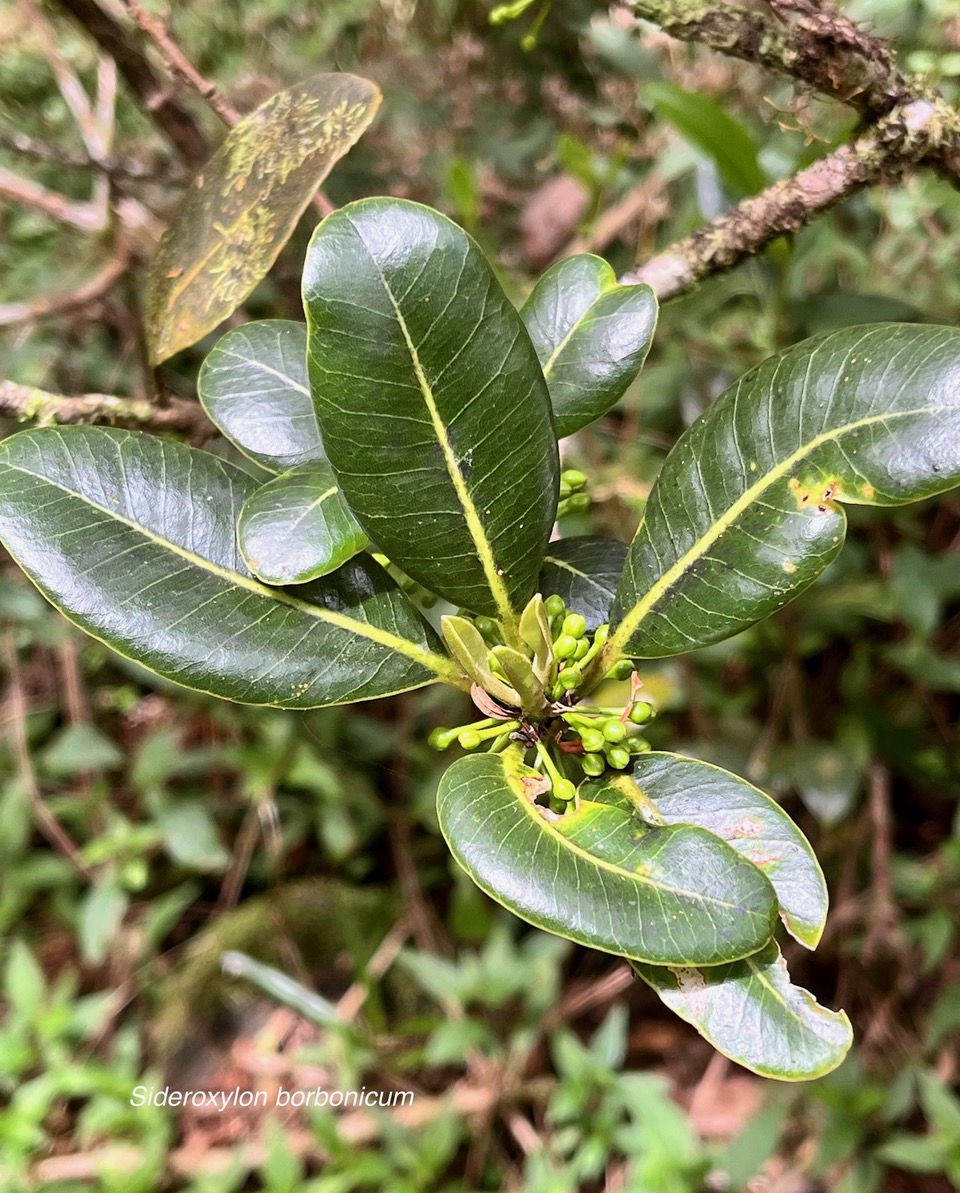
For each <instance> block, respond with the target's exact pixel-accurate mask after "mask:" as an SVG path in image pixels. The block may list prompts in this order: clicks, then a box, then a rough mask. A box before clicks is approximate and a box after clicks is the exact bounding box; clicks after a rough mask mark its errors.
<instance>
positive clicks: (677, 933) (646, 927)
mask: <svg viewBox="0 0 960 1193" xmlns="http://www.w3.org/2000/svg"><path fill="white" fill-rule="evenodd" d="M524 777H525V776H524V773H523V768H522V766H521V755H520V753H519V751H517V750H516V748H512V749H511V750H508V751H505V752H504V753H502V754H481V755H471V756H468V757H466V758H461V759H459V760H458V761H456V762H455V763H454V764H453V765H452V766H451V767H450V769H449V770H448V771H447V772H446V774H445V775H444V776H443V778H442V779H441V782H440V788H439V790H438V793H437V812H438V816H439V819H440V828H441V831H442V832H443V835H444V837H445V839H446V841H447V844H448V845H449V846H450V849H451V852H452V853H453V855H454V857H455V858H456V860H457V861H458V862H459V863H460V865H461V866H462V867H463V868H464V869H465V870H466V871H467V873H468V874H469V875H470V876H471V878H473V880H474V882H476V883H477V885H478V886H479V887H480V888H481V889H482V890H484V891H486V893H487V894H489V895H491V897H492V898H494V899H497V900H498V901H499V902H501V903H503V904H504V906H506V907H508V908H510V910H511V911H513V912H514V913H515V914H517V915H519V916H521V918H523V919H525V920H527V921H528V922H529V923H533V924H536V925H537V926H538V927H541V928H545V929H546V930H547V931H551V932H555V933H557V934H558V935H561V936H565V937H567V938H568V939H570V940H576V941H578V942H580V943H582V944H586V945H590V946H591V947H593V948H599V949H603V950H605V951H607V952H611V953H615V954H618V955H620V956H633V957H637V956H639V957H643V958H644V959H645V960H648V961H654V960H655V959H657V958H659V963H660V964H664V963H665V961H664V959H665V958H666V957H669V956H672V957H679V956H683V957H689V956H691V955H697V956H699V957H700V958H701V961H700V962H699V963H700V964H709V963H716V962H717V961H718V959H720V958H721V957H723V956H728V957H732V956H744V955H747V954H749V953H751V952H754V951H756V947H757V942H758V941H760V942H761V943H762V942H765V941H766V940H768V939H769V937H770V934H771V933H772V931H773V923H774V921H775V919H776V901H775V899H774V898H773V892H772V889H771V888H770V886H769V883H768V882H767V880H766V879H765V878H764V877H763V875H762V874H760V872H759V870H757V869H756V868H755V867H754V866H751V865H750V864H749V863H746V862H743V861H742V859H740V858H739V857H738V856H737V854H736V853H734V851H733V850H731V849H730V848H729V846H727V845H725V844H724V842H722V841H720V840H718V839H717V838H715V837H713V836H712V835H711V834H709V833H706V832H704V831H703V830H701V829H696V828H688V827H686V826H681V827H666V828H660V829H657V828H654V827H652V826H643V825H642V824H641V822H640V821H639V819H638V818H637V817H635V816H634V815H632V809H627V808H625V807H624V806H623V802H622V801H620V800H613V801H611V802H610V803H606V804H604V803H600V802H595V801H592V800H590V801H587V800H584V801H582V802H581V807H580V811H578V812H576V813H574V814H573V815H572V816H571V815H570V814H569V813H568V814H567V815H566V816H564V817H562V818H561V819H560V820H558V821H548V820H546V819H544V817H543V816H542V815H541V814H540V813H539V812H538V811H537V810H536V809H535V808H534V806H533V804H532V802H531V800H530V798H529V797H528V795H527V794H526V792H525V790H524V783H523V780H524ZM638 830H642V832H638ZM638 837H639V839H637V838H638ZM661 855H662V857H663V858H664V859H665V861H664V862H663V864H662V865H661V862H660V860H659V857H660V856H661ZM540 857H542V858H543V861H542V862H540V863H538V858H540ZM504 858H506V863H505V864H504V861H503V859H504ZM531 860H532V861H533V863H534V870H533V872H531V870H530V865H529V863H530V862H531ZM660 870H663V871H665V872H666V874H667V876H666V877H663V876H661V875H660V873H659V872H660ZM690 874H696V876H697V880H696V882H695V883H694V884H692V885H691V884H690V882H689V875H690ZM684 875H687V876H688V877H687V879H686V885H684V878H683V876H684ZM693 921H695V922H693Z"/></svg>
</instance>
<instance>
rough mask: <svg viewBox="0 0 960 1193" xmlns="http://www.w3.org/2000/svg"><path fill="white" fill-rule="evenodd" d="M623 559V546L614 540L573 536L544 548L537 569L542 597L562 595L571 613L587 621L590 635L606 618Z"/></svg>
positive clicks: (624, 552)
mask: <svg viewBox="0 0 960 1193" xmlns="http://www.w3.org/2000/svg"><path fill="white" fill-rule="evenodd" d="M626 558H627V545H626V543H621V542H619V541H618V540H617V539H607V538H596V537H595V536H593V535H588V534H584V535H576V536H574V537H572V538H567V539H560V540H559V541H558V542H555V543H551V544H550V546H549V547H548V548H547V557H546V559H545V560H544V561H543V567H542V569H541V570H540V590H541V592H542V593H543V594H544V596H551V595H552V594H553V593H557V594H558V595H559V596H562V597H563V599H564V601H565V603H566V606H567V608H568V609H569V610H570V611H571V612H572V613H580V614H581V615H582V616H583V617H585V618H586V619H587V629H588V630H590V631H591V633H592V632H593V631H594V630H595V629H596V628H597V626H598V625H602V624H603V623H604V622H605V621H609V619H610V606H611V605H612V604H613V596H614V593H615V592H616V590H617V584H618V582H619V580H620V576H621V574H622V572H623V565H624V561H625V560H626Z"/></svg>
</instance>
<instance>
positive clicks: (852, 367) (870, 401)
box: [607, 324, 960, 658]
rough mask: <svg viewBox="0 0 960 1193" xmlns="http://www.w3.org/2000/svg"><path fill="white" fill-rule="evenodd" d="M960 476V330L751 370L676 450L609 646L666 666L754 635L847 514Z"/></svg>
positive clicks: (802, 347) (878, 330) (808, 348)
mask: <svg viewBox="0 0 960 1193" xmlns="http://www.w3.org/2000/svg"><path fill="white" fill-rule="evenodd" d="M958 481H960V332H957V331H956V330H955V329H953V328H938V327H932V326H918V325H913V324H902V325H897V324H881V325H874V326H868V327H866V328H863V327H861V328H856V329H844V330H842V331H838V332H832V333H828V334H826V335H823V336H817V337H815V338H813V339H811V340H807V341H805V342H804V343H802V344H799V345H796V346H795V347H794V348H789V349H787V350H786V351H785V352H782V353H779V354H778V355H777V356H775V357H772V358H771V359H770V360H768V361H765V362H764V363H763V364H761V365H760V366H759V367H758V368H756V369H754V370H752V371H751V372H750V373H748V374H747V375H746V376H745V377H744V378H742V379H741V381H740V382H738V383H737V384H736V385H735V386H733V387H732V388H731V389H729V390H727V391H726V393H724V394H723V395H721V397H720V398H719V399H718V400H717V401H716V402H715V403H714V405H713V406H712V407H711V408H710V409H709V410H708V411H707V412H706V414H704V415H703V416H701V418H700V419H698V420H697V422H695V423H694V424H693V426H692V427H691V428H690V429H689V430H688V431H687V432H686V433H685V434H684V435H683V436H682V437H681V438H680V440H679V441H678V443H677V445H676V447H675V448H674V449H673V451H672V452H671V453H670V455H669V456H668V457H667V460H666V461H665V462H664V465H663V468H662V469H661V472H660V475H659V476H658V477H657V481H656V483H655V485H654V488H653V491H652V492H651V495H650V499H649V501H648V502H647V508H646V511H645V514H644V519H643V522H642V523H641V525H640V528H639V530H638V531H637V535H636V537H635V538H634V540H633V542H632V543H631V545H630V550H629V553H628V556H627V562H626V565H625V567H624V572H623V576H622V578H621V581H620V585H619V587H618V591H617V597H616V600H615V602H614V608H613V611H612V624H615V627H616V628H615V632H614V634H613V635H612V637H611V642H610V645H609V647H608V650H607V654H608V656H613V655H614V652H615V651H622V652H624V653H628V654H632V655H633V656H634V657H646V658H655V657H661V656H664V655H669V654H676V653H678V652H680V651H685V650H691V649H693V648H695V647H697V646H704V645H707V644H709V643H711V642H717V641H721V640H722V639H723V638H725V637H729V636H730V635H731V634H734V633H736V632H738V631H739V630H741V629H744V628H745V627H746V626H748V625H751V624H752V623H753V622H755V621H757V620H759V619H760V618H761V617H765V616H767V615H769V614H770V613H772V612H774V611H775V610H776V609H778V608H780V607H781V606H782V605H784V604H786V603H787V601H788V600H791V599H792V598H793V597H794V596H796V595H798V594H799V592H800V591H802V590H803V588H805V587H807V586H808V585H809V584H811V583H812V582H813V580H815V579H816V577H817V576H818V575H819V574H820V572H821V571H822V570H823V569H824V568H825V567H826V565H827V564H828V563H829V562H830V561H831V560H832V559H833V558H834V557H835V556H836V555H837V553H838V552H839V551H840V549H841V547H842V544H843V535H844V530H845V525H846V518H845V515H844V513H843V510H842V505H841V504H838V503H843V502H849V503H854V504H871V505H898V504H901V503H903V502H908V501H916V500H920V499H921V498H923V497H927V496H932V495H933V494H935V493H939V492H943V491H944V490H945V489H948V488H951V487H952V486H954V485H955V484H957V483H958Z"/></svg>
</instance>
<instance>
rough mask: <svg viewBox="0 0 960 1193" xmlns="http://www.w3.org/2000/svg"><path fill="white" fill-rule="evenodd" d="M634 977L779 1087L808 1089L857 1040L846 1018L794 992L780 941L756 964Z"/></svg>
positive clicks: (642, 971)
mask: <svg viewBox="0 0 960 1193" xmlns="http://www.w3.org/2000/svg"><path fill="white" fill-rule="evenodd" d="M634 969H635V970H636V971H637V973H638V974H639V975H640V976H641V977H642V978H643V980H644V981H645V982H646V983H647V984H648V985H650V986H652V987H653V989H654V990H656V992H657V994H659V995H660V997H661V999H662V1000H663V1001H664V1003H665V1004H666V1005H667V1006H668V1007H669V1008H670V1010H671V1011H674V1012H675V1013H676V1014H677V1015H679V1016H680V1018H681V1019H685V1020H686V1021H687V1022H688V1023H692V1024H693V1026H694V1027H695V1028H696V1029H697V1031H698V1032H700V1034H701V1035H702V1036H703V1037H704V1038H705V1039H706V1040H708V1041H709V1042H710V1043H711V1044H712V1045H713V1046H714V1048H716V1049H717V1051H718V1052H722V1053H723V1055H724V1056H728V1057H730V1059H731V1060H735V1061H736V1062H737V1064H740V1065H743V1066H744V1067H745V1068H747V1069H751V1070H752V1071H753V1072H754V1073H759V1074H760V1076H761V1077H775V1078H777V1079H778V1080H780V1081H808V1080H810V1079H812V1078H814V1077H822V1076H823V1074H824V1073H829V1072H830V1071H831V1069H835V1068H836V1067H837V1065H839V1064H840V1062H841V1061H842V1060H843V1058H844V1057H845V1056H846V1054H847V1051H848V1049H849V1048H850V1045H851V1043H852V1042H853V1034H852V1032H851V1029H850V1020H849V1019H848V1018H847V1016H846V1015H845V1014H844V1013H843V1011H830V1010H827V1008H826V1007H822V1006H820V1004H819V1003H818V1002H817V1000H816V999H815V998H814V997H813V995H812V994H810V993H809V992H808V991H806V990H804V989H802V988H801V987H800V986H794V985H793V983H792V982H791V981H790V975H789V973H788V972H787V966H786V963H785V962H784V959H783V957H782V956H781V955H780V950H779V949H778V948H777V945H776V943H775V942H774V941H771V942H770V943H769V944H768V945H766V947H765V948H764V949H763V950H761V951H760V952H758V953H757V954H756V955H755V956H753V957H747V958H745V959H744V960H742V961H735V962H733V963H732V964H730V965H717V966H711V967H710V968H708V969H707V968H705V969H698V968H696V967H693V968H688V967H684V968H679V967H659V966H653V965H638V964H636V963H634Z"/></svg>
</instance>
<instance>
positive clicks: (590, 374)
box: [520, 253, 657, 439]
mask: <svg viewBox="0 0 960 1193" xmlns="http://www.w3.org/2000/svg"><path fill="white" fill-rule="evenodd" d="M520 314H521V315H522V316H523V321H524V323H525V324H526V326H527V331H528V332H529V333H530V338H531V340H532V341H533V346H534V347H535V348H536V350H537V356H538V357H539V358H540V364H541V365H542V366H543V375H544V377H545V378H546V381H547V388H548V389H549V390H550V401H551V403H552V405H553V418H554V423H555V425H556V428H557V435H558V436H559V437H560V438H561V439H562V438H563V437H564V436H565V435H572V434H573V432H574V431H579V430H580V428H581V427H585V426H586V425H587V423H591V422H593V421H594V419H596V418H599V417H600V415H601V414H605V413H606V411H608V410H609V409H610V407H611V406H613V405H615V403H616V402H618V401H619V400H620V398H622V397H623V395H624V393H625V392H626V390H627V387H628V386H629V384H630V382H631V381H632V380H633V379H634V377H635V376H636V375H637V372H638V371H639V370H640V368H641V367H642V365H643V362H644V360H645V359H646V356H647V352H648V351H649V348H650V341H651V340H652V339H653V331H654V328H655V327H656V325H657V300H656V297H655V295H654V293H653V291H652V290H651V289H650V287H649V286H642V285H641V286H621V285H618V283H617V277H616V274H615V273H614V272H613V270H612V269H611V268H610V266H609V265H608V264H607V262H606V261H604V260H603V258H602V257H595V256H593V255H592V254H590V253H582V254H580V255H578V256H575V257H567V258H565V259H564V260H563V261H558V262H557V263H556V265H553V266H551V268H550V269H548V270H547V272H546V273H545V274H544V275H543V277H542V278H541V279H540V280H539V281H538V282H537V284H536V286H534V288H533V291H532V293H531V294H530V297H529V298H528V299H527V301H526V302H525V303H524V304H523V307H522V309H521V311H520Z"/></svg>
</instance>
